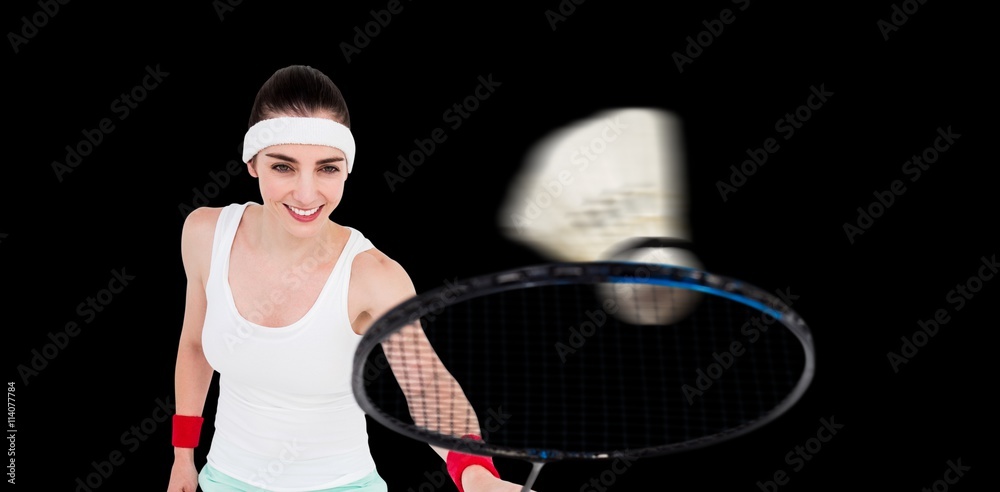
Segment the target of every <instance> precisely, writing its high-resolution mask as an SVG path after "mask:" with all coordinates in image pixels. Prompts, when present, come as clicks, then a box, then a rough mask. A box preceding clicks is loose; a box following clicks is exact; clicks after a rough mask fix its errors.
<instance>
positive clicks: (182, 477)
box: [167, 459, 198, 492]
mask: <svg viewBox="0 0 1000 492" xmlns="http://www.w3.org/2000/svg"><path fill="white" fill-rule="evenodd" d="M197 491H198V469H197V468H195V466H194V460H184V459H176V460H174V466H173V467H172V468H171V469H170V483H169V484H168V485H167V492H197Z"/></svg>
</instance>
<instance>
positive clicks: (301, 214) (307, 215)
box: [285, 204, 323, 222]
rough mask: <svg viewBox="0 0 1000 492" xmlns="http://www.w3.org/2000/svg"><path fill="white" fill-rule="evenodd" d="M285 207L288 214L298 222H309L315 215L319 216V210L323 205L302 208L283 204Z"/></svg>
mask: <svg viewBox="0 0 1000 492" xmlns="http://www.w3.org/2000/svg"><path fill="white" fill-rule="evenodd" d="M285 209H286V210H288V214H289V215H291V216H292V218H294V219H295V220H298V221H299V222H310V221H313V220H315V219H316V217H319V211H320V210H322V209H323V206H322V205H320V206H318V207H315V208H310V209H304V208H297V207H293V206H291V205H288V204H285Z"/></svg>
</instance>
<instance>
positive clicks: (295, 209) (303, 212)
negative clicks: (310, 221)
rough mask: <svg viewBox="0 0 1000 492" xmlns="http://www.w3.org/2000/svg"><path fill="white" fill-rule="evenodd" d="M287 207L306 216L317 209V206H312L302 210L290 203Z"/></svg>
mask: <svg viewBox="0 0 1000 492" xmlns="http://www.w3.org/2000/svg"><path fill="white" fill-rule="evenodd" d="M288 208H290V209H292V212H295V214H296V215H303V216H306V217H308V216H310V215H312V214H314V213H316V212H317V211H319V207H316V208H312V209H309V210H303V209H301V208H295V207H293V206H291V205H288Z"/></svg>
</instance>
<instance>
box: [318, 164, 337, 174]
mask: <svg viewBox="0 0 1000 492" xmlns="http://www.w3.org/2000/svg"><path fill="white" fill-rule="evenodd" d="M319 170H320V172H322V173H325V174H334V173H338V172H340V168H339V167H337V166H323V167H321V168H320V169H319Z"/></svg>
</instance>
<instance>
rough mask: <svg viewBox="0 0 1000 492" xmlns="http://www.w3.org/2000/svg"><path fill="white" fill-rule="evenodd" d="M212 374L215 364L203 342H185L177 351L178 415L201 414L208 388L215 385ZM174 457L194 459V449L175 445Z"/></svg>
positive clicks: (175, 389) (176, 410)
mask: <svg viewBox="0 0 1000 492" xmlns="http://www.w3.org/2000/svg"><path fill="white" fill-rule="evenodd" d="M212 374H213V369H212V366H211V365H209V363H208V360H206V359H205V355H204V353H203V352H202V350H201V347H200V345H197V344H193V343H184V342H183V341H182V342H181V344H180V345H179V347H178V350H177V365H176V367H175V369H174V401H175V402H176V408H175V413H176V414H177V415H185V416H192V417H201V416H202V412H203V411H204V408H205V399H206V397H207V395H208V388H209V385H211V384H212ZM174 458H175V459H194V449H193V448H182V447H175V448H174Z"/></svg>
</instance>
